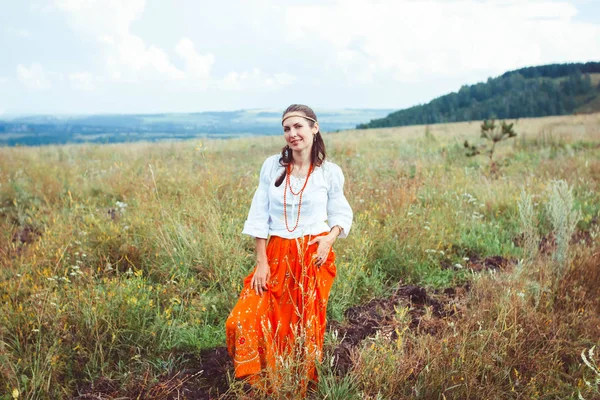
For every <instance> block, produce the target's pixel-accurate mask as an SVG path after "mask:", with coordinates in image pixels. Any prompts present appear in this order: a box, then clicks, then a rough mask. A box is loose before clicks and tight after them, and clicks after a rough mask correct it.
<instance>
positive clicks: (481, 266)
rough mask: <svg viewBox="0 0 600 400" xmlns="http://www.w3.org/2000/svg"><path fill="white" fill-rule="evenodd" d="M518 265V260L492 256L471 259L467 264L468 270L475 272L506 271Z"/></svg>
mask: <svg viewBox="0 0 600 400" xmlns="http://www.w3.org/2000/svg"><path fill="white" fill-rule="evenodd" d="M516 264H517V260H516V259H512V258H506V257H502V256H492V257H485V258H478V257H475V258H471V259H469V261H468V262H467V268H469V269H471V270H473V271H475V272H481V271H506V270H508V269H510V268H511V267H513V266H514V265H516Z"/></svg>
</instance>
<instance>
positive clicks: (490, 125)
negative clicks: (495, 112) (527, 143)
mask: <svg viewBox="0 0 600 400" xmlns="http://www.w3.org/2000/svg"><path fill="white" fill-rule="evenodd" d="M513 126H514V123H512V124H507V123H506V122H504V121H502V123H501V124H500V125H498V124H497V123H496V121H494V120H493V119H492V120H487V119H486V120H484V121H483V122H482V123H481V137H482V138H483V139H487V140H489V141H491V142H492V148H491V149H490V150H488V152H487V153H488V154H489V158H490V169H491V170H492V172H497V168H498V167H497V166H496V163H495V162H494V159H493V157H494V150H495V149H496V143H498V142H501V141H503V140H508V139H510V138H513V137H515V136H517V133H516V132H515V131H514V130H513ZM464 147H465V148H466V149H467V153H466V155H467V157H473V156H476V155H478V154H481V152H482V151H483V149H485V147H486V146H485V145H481V146H475V145H472V144H469V141H468V140H465V143H464Z"/></svg>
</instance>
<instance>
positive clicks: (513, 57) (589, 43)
mask: <svg viewBox="0 0 600 400" xmlns="http://www.w3.org/2000/svg"><path fill="white" fill-rule="evenodd" d="M576 14H577V9H576V8H575V7H574V6H573V5H572V4H570V3H568V2H566V1H529V2H521V1H520V2H516V1H510V0H495V1H477V0H449V1H440V0H438V1H432V0H428V1H419V2H417V1H411V0H380V1H377V2H372V1H369V0H344V1H343V2H342V1H341V0H338V1H337V2H335V3H333V4H331V3H330V4H328V5H322V6H315V5H311V6H292V7H289V8H288V9H287V11H286V16H285V19H286V24H287V26H289V27H290V29H289V30H288V31H287V32H286V34H287V37H288V40H290V41H292V42H300V41H306V40H307V39H314V40H316V41H324V42H325V43H328V44H329V45H330V46H331V47H333V52H334V54H335V56H334V58H335V60H336V64H335V66H334V67H333V68H335V69H338V70H339V71H341V72H342V73H343V74H344V75H345V76H346V78H347V79H348V80H349V81H350V82H352V83H357V84H367V83H371V82H372V81H373V76H374V75H377V74H382V73H387V74H390V75H391V76H392V77H394V78H395V79H396V80H398V81H403V82H416V81H420V80H423V79H425V78H427V77H429V76H437V77H449V76H454V75H460V74H463V75H464V74H465V73H469V72H474V71H487V72H490V73H502V72H504V71H506V70H510V69H515V68H519V67H521V66H524V65H537V64H543V63H549V62H565V61H581V60H588V59H590V58H599V57H600V28H599V27H598V26H594V25H591V24H586V23H583V22H579V21H576V20H574V19H573V17H574V16H576ZM583 38H586V39H585V40H583ZM591 49H594V50H591ZM593 53H595V54H593Z"/></svg>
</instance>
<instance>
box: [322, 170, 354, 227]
mask: <svg viewBox="0 0 600 400" xmlns="http://www.w3.org/2000/svg"><path fill="white" fill-rule="evenodd" d="M330 165H331V167H332V168H331V175H330V178H329V179H330V185H329V191H328V192H327V196H328V201H327V220H328V223H329V228H333V227H334V226H336V225H339V226H341V227H342V229H343V230H342V232H340V235H339V237H340V238H345V237H347V236H348V233H349V232H350V227H351V226H352V217H353V214H352V208H350V204H349V203H348V200H346V196H344V174H343V173H342V169H341V168H340V167H338V166H337V165H335V164H330Z"/></svg>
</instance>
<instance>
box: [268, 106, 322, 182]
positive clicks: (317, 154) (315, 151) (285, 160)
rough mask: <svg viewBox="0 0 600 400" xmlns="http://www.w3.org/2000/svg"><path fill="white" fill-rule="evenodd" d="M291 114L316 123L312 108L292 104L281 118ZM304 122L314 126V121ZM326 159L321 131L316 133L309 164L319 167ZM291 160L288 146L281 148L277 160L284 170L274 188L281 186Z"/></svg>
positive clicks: (291, 155)
mask: <svg viewBox="0 0 600 400" xmlns="http://www.w3.org/2000/svg"><path fill="white" fill-rule="evenodd" d="M291 112H295V113H302V114H304V115H305V116H307V117H309V118H312V119H314V120H315V121H317V115H316V114H315V112H314V111H313V110H312V108H310V107H309V106H305V105H303V104H292V105H291V106H289V107H288V108H286V110H285V111H284V112H283V115H282V116H281V118H283V117H285V115H286V114H288V113H291ZM306 121H307V122H308V125H309V126H310V127H311V128H312V127H313V126H315V122H314V121H311V120H310V119H307V120H306ZM326 157H327V152H326V151H325V142H324V141H323V136H321V131H317V133H316V135H315V138H314V141H313V144H312V148H311V152H310V163H311V164H312V166H313V168H315V167H320V166H321V164H323V161H325V158H326ZM292 159H293V154H292V151H291V150H290V147H289V146H288V145H285V146H283V148H282V149H281V157H280V158H279V165H281V166H282V167H284V170H283V173H282V174H281V175H280V176H279V178H277V180H276V181H275V186H277V187H279V186H281V183H282V182H283V180H284V179H285V175H286V174H287V167H288V165H290V163H291V162H292Z"/></svg>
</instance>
